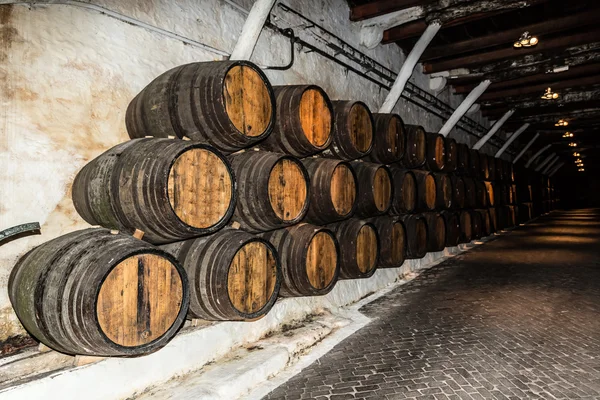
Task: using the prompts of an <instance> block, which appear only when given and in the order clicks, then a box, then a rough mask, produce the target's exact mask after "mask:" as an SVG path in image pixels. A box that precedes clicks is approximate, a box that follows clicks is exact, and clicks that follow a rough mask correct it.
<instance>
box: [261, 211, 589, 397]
mask: <svg viewBox="0 0 600 400" xmlns="http://www.w3.org/2000/svg"><path fill="white" fill-rule="evenodd" d="M361 311H362V312H363V313H365V314H366V315H367V316H369V317H370V318H372V319H373V322H371V323H370V324H369V325H368V326H366V327H365V328H363V329H361V330H360V331H358V332H356V333H355V334H354V335H352V336H350V337H348V338H347V339H346V340H344V341H343V342H341V343H339V344H338V345H337V346H336V347H335V348H334V349H333V350H332V351H331V352H329V353H328V354H326V355H325V356H323V357H322V358H320V359H319V360H317V361H316V362H315V363H313V364H312V365H310V366H309V367H308V368H306V369H305V370H303V371H302V373H300V374H299V375H297V376H295V377H294V378H292V379H291V380H289V381H288V382H287V383H286V384H284V385H282V386H280V387H279V388H277V389H276V390H274V391H273V392H271V393H270V394H269V395H268V396H267V397H266V398H268V399H289V400H291V399H315V400H318V399H330V400H338V399H354V398H356V399H359V398H361V399H362V398H374V399H437V400H439V399H575V398H582V399H597V398H600V381H599V380H598V376H599V374H600V335H599V334H598V332H600V318H599V315H600V314H599V313H600V210H598V209H586V210H576V211H568V212H556V213H553V214H552V215H550V216H546V217H542V218H540V219H538V220H537V221H535V222H534V223H531V224H529V225H527V226H525V227H520V228H517V229H515V230H514V231H512V232H511V233H509V234H507V235H504V236H501V237H500V238H498V239H497V240H495V241H492V242H490V243H487V244H485V245H483V246H480V247H478V248H476V249H473V250H472V251H469V252H467V253H465V254H463V255H461V256H457V257H455V258H453V259H450V260H448V261H447V262H444V263H442V264H440V265H438V266H436V267H433V268H431V269H429V270H427V271H426V272H424V273H423V274H422V275H420V276H419V277H417V278H416V279H414V280H413V281H412V282H410V283H409V284H407V285H404V286H402V287H400V288H398V289H397V290H395V291H393V292H391V293H390V294H389V295H387V296H384V297H381V298H379V299H378V300H376V301H374V302H373V303H370V304H368V305H367V306H365V307H363V308H362V310H361Z"/></svg>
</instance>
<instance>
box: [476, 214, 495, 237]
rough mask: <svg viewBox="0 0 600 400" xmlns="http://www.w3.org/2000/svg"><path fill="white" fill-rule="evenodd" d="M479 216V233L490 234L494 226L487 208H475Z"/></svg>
mask: <svg viewBox="0 0 600 400" xmlns="http://www.w3.org/2000/svg"><path fill="white" fill-rule="evenodd" d="M475 212H476V213H478V214H479V215H480V217H481V235H482V237H483V236H490V235H491V234H492V233H494V227H493V225H492V220H491V218H490V213H489V211H488V209H487V208H480V209H477V210H475Z"/></svg>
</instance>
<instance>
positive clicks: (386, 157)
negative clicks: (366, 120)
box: [366, 114, 406, 164]
mask: <svg viewBox="0 0 600 400" xmlns="http://www.w3.org/2000/svg"><path fill="white" fill-rule="evenodd" d="M373 118H374V120H375V140H374V143H373V150H372V151H371V153H369V155H368V156H367V157H366V158H367V160H369V161H371V162H374V163H379V164H392V163H395V162H398V161H400V160H401V159H402V157H403V156H404V147H405V142H406V138H405V134H404V122H402V118H400V116H399V115H398V114H373Z"/></svg>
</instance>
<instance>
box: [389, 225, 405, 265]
mask: <svg viewBox="0 0 600 400" xmlns="http://www.w3.org/2000/svg"><path fill="white" fill-rule="evenodd" d="M391 240H392V261H393V262H394V263H400V262H401V261H402V260H403V259H404V246H406V237H405V233H404V227H403V226H402V224H401V223H400V222H396V223H394V226H393V227H392V237H391Z"/></svg>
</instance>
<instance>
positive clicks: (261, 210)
mask: <svg viewBox="0 0 600 400" xmlns="http://www.w3.org/2000/svg"><path fill="white" fill-rule="evenodd" d="M228 158H229V161H230V162H231V167H232V168H233V171H234V172H235V176H236V178H237V181H238V203H237V207H236V209H235V213H234V214H233V218H232V221H234V222H238V223H239V224H240V227H241V228H242V229H244V230H246V231H248V232H264V231H269V230H272V229H277V228H281V227H284V226H288V225H293V224H296V223H298V222H300V221H301V220H302V218H304V216H305V215H306V212H307V211H308V203H309V199H310V184H309V177H308V172H307V171H306V168H304V165H302V163H301V162H300V160H298V159H297V158H294V157H292V156H288V155H285V154H281V153H271V152H270V151H243V152H239V153H235V154H231V155H230V156H228Z"/></svg>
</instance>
